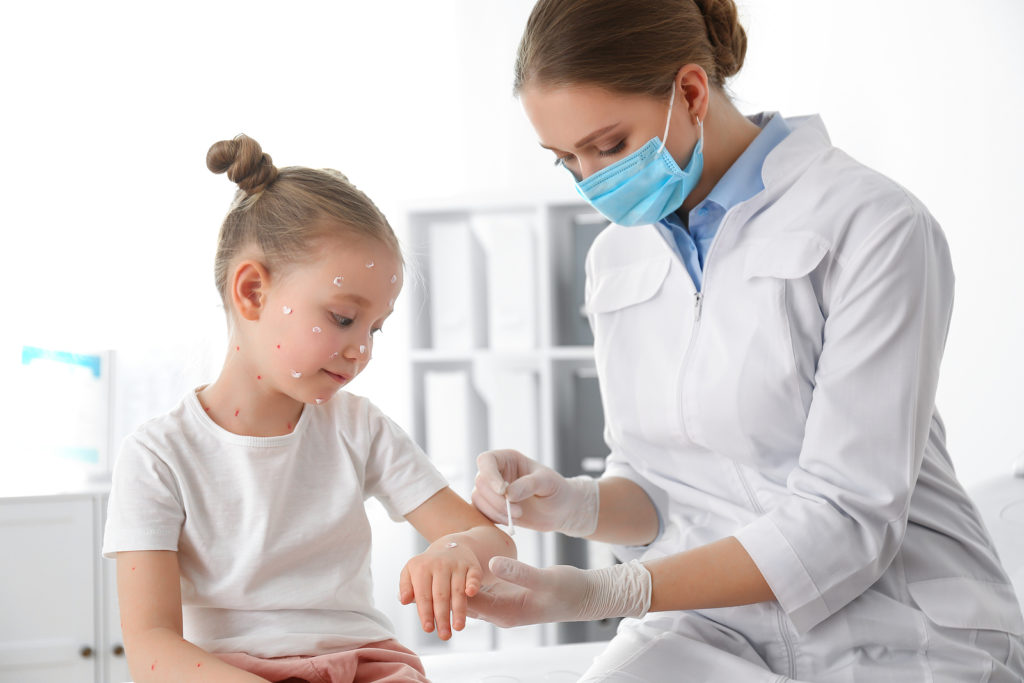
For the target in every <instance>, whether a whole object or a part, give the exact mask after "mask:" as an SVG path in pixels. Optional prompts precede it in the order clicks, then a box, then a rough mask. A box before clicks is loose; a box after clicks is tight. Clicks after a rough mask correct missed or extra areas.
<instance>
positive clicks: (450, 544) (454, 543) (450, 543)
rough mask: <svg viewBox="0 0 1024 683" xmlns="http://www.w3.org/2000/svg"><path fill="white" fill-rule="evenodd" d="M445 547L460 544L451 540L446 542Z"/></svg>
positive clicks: (453, 546)
mask: <svg viewBox="0 0 1024 683" xmlns="http://www.w3.org/2000/svg"><path fill="white" fill-rule="evenodd" d="M444 547H445V548H458V547H459V544H458V543H456V542H455V541H449V542H448V543H446V544H445V546H444Z"/></svg>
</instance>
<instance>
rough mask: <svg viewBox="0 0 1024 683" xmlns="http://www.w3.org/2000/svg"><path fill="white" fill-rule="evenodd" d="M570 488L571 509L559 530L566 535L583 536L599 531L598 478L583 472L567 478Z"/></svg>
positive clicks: (599, 500) (599, 503) (599, 498)
mask: <svg viewBox="0 0 1024 683" xmlns="http://www.w3.org/2000/svg"><path fill="white" fill-rule="evenodd" d="M565 486H566V487H568V488H569V490H570V495H569V496H568V500H569V501H570V503H571V504H570V505H569V506H568V507H569V509H568V510H567V511H566V516H565V519H564V520H563V521H562V524H561V525H560V526H559V528H558V531H559V532H560V533H563V534H565V535H566V536H575V537H577V538H583V537H586V536H591V535H593V534H594V532H595V531H597V519H598V510H600V508H601V496H600V488H599V487H598V483H597V479H594V478H593V477H590V476H587V475H585V474H581V475H579V476H577V477H570V478H567V479H566V480H565Z"/></svg>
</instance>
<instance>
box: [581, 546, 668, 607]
mask: <svg viewBox="0 0 1024 683" xmlns="http://www.w3.org/2000/svg"><path fill="white" fill-rule="evenodd" d="M650 608H651V573H650V572H649V571H648V570H647V567H645V566H644V565H643V563H642V562H640V560H632V561H630V562H626V563H624V564H616V565H612V566H611V567H601V568H600V569H589V570H587V589H586V592H585V594H584V598H583V601H582V603H581V605H580V614H579V617H578V619H579V620H580V621H592V620H594V619H608V618H613V617H633V618H636V619H639V618H640V617H643V616H644V615H645V614H647V612H648V610H650Z"/></svg>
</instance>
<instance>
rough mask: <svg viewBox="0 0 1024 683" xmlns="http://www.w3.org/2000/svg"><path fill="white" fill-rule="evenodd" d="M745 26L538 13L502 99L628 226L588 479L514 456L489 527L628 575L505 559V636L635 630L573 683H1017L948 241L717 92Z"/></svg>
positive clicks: (699, 1) (1012, 605) (697, 4)
mask: <svg viewBox="0 0 1024 683" xmlns="http://www.w3.org/2000/svg"><path fill="white" fill-rule="evenodd" d="M745 48H746V37H745V34H744V31H743V29H742V27H741V26H740V25H739V24H738V23H737V17H736V7H735V5H734V4H733V2H732V0H540V1H539V2H538V3H537V5H536V6H535V8H534V9H533V12H532V14H531V16H530V18H529V21H528V23H527V26H526V30H525V33H524V35H523V38H522V42H521V43H520V46H519V52H518V59H517V62H516V70H515V89H516V92H517V94H518V95H519V97H520V98H521V101H522V104H523V107H524V109H525V111H526V114H527V116H528V117H529V119H530V121H531V123H532V124H533V126H534V128H535V130H536V132H537V135H538V136H539V139H540V142H541V145H542V146H543V147H545V148H547V149H550V150H551V151H552V153H553V154H554V156H555V158H556V163H558V164H560V165H561V166H564V167H565V169H566V170H567V171H568V172H569V173H570V174H571V175H572V178H573V179H574V181H575V183H576V188H577V190H578V191H579V193H580V194H581V195H582V196H583V197H585V198H586V199H587V200H588V201H589V202H590V203H591V204H592V205H593V206H594V208H595V209H597V210H598V211H600V212H601V213H602V214H604V215H605V216H606V217H607V218H608V219H609V220H610V221H611V222H612V225H611V226H609V227H608V228H607V229H605V230H604V231H603V232H602V233H601V234H600V236H599V237H598V238H597V240H596V241H595V243H594V245H593V247H592V249H591V250H590V253H589V255H588V257H587V264H586V272H587V295H586V306H585V307H586V310H587V312H588V315H589V319H590V324H591V326H592V328H593V331H594V337H595V342H594V351H595V357H596V363H597V371H598V377H599V379H600V384H601V394H602V398H603V402H604V411H605V422H606V431H605V437H606V441H607V444H608V446H609V448H610V450H611V453H610V455H609V456H608V458H607V465H606V470H605V472H604V474H603V476H602V477H601V478H600V479H599V480H594V479H591V478H589V477H577V478H568V479H567V478H564V477H562V476H561V475H559V474H558V473H557V472H555V471H553V470H551V469H549V468H547V467H545V466H543V465H541V464H539V463H537V462H535V461H533V460H531V459H529V458H527V457H526V456H525V455H523V454H520V453H518V452H515V451H490V452H487V453H484V454H482V455H481V456H480V457H479V458H478V468H479V472H478V475H477V478H476V487H475V489H474V492H473V502H474V503H475V504H476V505H477V507H478V508H480V510H481V511H483V512H484V513H485V514H487V515H488V516H489V517H490V518H491V519H492V520H494V521H496V522H505V521H506V498H507V500H508V502H509V503H510V504H511V511H512V517H513V518H514V520H515V523H516V524H518V525H521V526H524V527H529V528H533V529H539V530H550V531H558V532H561V533H563V534H568V535H571V536H578V537H585V538H588V539H592V540H596V541H602V542H605V543H610V544H613V546H614V547H615V550H616V552H617V554H618V556H619V557H620V559H622V560H623V564H619V565H616V566H615V567H612V568H605V569H594V570H580V569H577V568H574V567H567V566H556V567H550V568H547V569H538V568H534V567H530V566H528V565H525V564H522V563H519V562H516V561H515V560H510V559H506V558H495V559H494V560H492V565H491V568H492V570H493V571H494V573H495V574H496V575H497V576H498V577H499V578H500V579H503V582H500V583H497V584H495V585H494V586H493V587H491V588H490V589H489V590H488V591H487V592H485V593H483V594H481V595H480V596H479V597H478V598H475V599H474V600H473V602H472V609H473V610H474V611H475V614H476V616H479V617H481V618H485V619H488V620H490V621H492V622H494V623H497V624H499V625H502V626H513V625H519V624H528V623H538V622H550V621H574V620H589V619H600V618H606V617H619V616H627V617H632V618H631V619H626V620H624V621H623V622H622V624H621V625H620V628H619V631H618V635H617V636H616V637H615V638H614V639H613V640H612V642H611V644H610V645H609V647H608V648H607V650H606V651H605V652H604V653H603V654H602V655H601V656H600V657H598V658H597V659H596V660H595V662H594V664H593V665H592V667H591V668H590V670H589V671H588V673H587V675H586V676H585V677H584V679H583V680H585V681H668V680H672V681H681V680H686V681H730V682H731V681H744V682H749V681H781V680H801V681H815V682H817V683H831V682H839V681H843V682H853V681H857V682H868V681H870V682H872V683H877V682H878V681H926V680H927V681H936V682H947V681H950V682H951V681H958V682H959V681H989V682H992V683H994V682H996V681H999V682H1002V681H1006V682H1010V681H1018V682H1019V681H1021V680H1022V676H1024V642H1022V633H1024V620H1022V617H1021V610H1020V607H1019V606H1018V602H1017V598H1016V596H1015V594H1014V591H1013V588H1012V586H1011V584H1010V582H1009V580H1008V579H1007V576H1006V574H1005V572H1004V571H1003V569H1002V567H1001V566H1000V563H999V559H998V558H997V556H996V552H995V550H994V549H993V547H992V543H991V540H990V538H989V536H988V533H987V532H986V530H985V528H984V526H983V524H982V522H981V520H980V518H979V515H978V512H977V510H976V508H975V507H974V505H973V504H972V503H971V501H970V499H969V498H968V497H967V495H966V494H965V493H964V490H963V488H962V487H961V485H960V484H959V482H958V481H957V479H956V476H955V474H954V472H953V467H952V464H951V462H950V458H949V455H948V454H947V452H946V449H945V444H944V440H945V434H944V428H943V424H942V421H941V420H940V418H939V415H938V413H937V412H936V410H935V405H934V399H935V390H936V384H937V382H938V373H939V364H940V360H941V357H942V352H943V346H944V343H945V340H946V333H947V330H948V324H949V319H950V311H951V308H952V301H953V274H952V271H951V268H950V258H949V251H948V248H947V244H946V240H945V238H944V237H943V234H942V231H941V229H940V228H939V226H938V224H937V223H936V221H935V219H934V218H933V217H932V216H931V215H930V214H929V213H928V211H927V209H926V208H925V207H924V206H922V205H921V203H920V202H919V201H918V200H917V199H916V198H915V197H914V196H913V195H911V194H910V193H909V192H908V191H907V190H905V189H904V188H902V187H900V186H899V185H897V184H896V183H894V182H893V181H891V180H889V179H887V178H885V177H883V176H881V175H880V174H878V173H876V172H875V171H872V170H871V169H868V168H865V167H864V166H862V165H860V164H858V163H857V162H856V161H854V160H853V159H851V158H850V157H849V156H847V155H846V154H844V153H843V152H842V151H840V150H838V149H836V148H835V147H833V146H832V145H831V144H830V142H829V138H828V135H827V133H826V131H825V128H824V125H823V123H822V122H821V120H820V119H819V118H817V117H806V118H796V119H792V118H790V119H787V118H783V117H782V116H781V115H779V114H776V113H763V114H758V115H756V116H752V117H749V118H746V117H744V116H742V115H741V114H740V113H739V112H738V111H737V109H736V108H735V107H734V106H733V104H732V103H731V102H730V100H729V98H728V97H727V96H726V94H725V93H724V90H723V83H724V80H725V79H726V78H727V77H729V76H731V75H733V74H735V73H736V72H737V71H738V70H739V68H740V66H741V65H742V62H743V58H744V52H745Z"/></svg>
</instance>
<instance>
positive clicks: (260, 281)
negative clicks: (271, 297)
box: [231, 259, 270, 320]
mask: <svg viewBox="0 0 1024 683" xmlns="http://www.w3.org/2000/svg"><path fill="white" fill-rule="evenodd" d="M269 284H270V272H269V271H268V270H267V269H266V267H265V266H264V265H263V264H262V263H260V262H259V261H253V260H251V259H248V260H245V261H242V262H240V263H239V264H238V265H237V266H235V270H234V272H233V273H232V277H231V303H232V305H233V306H234V308H235V311H236V312H237V313H238V315H239V317H241V319H242V320H259V317H260V313H261V312H262V311H263V309H264V308H265V306H266V290H267V286H268V285H269Z"/></svg>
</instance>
